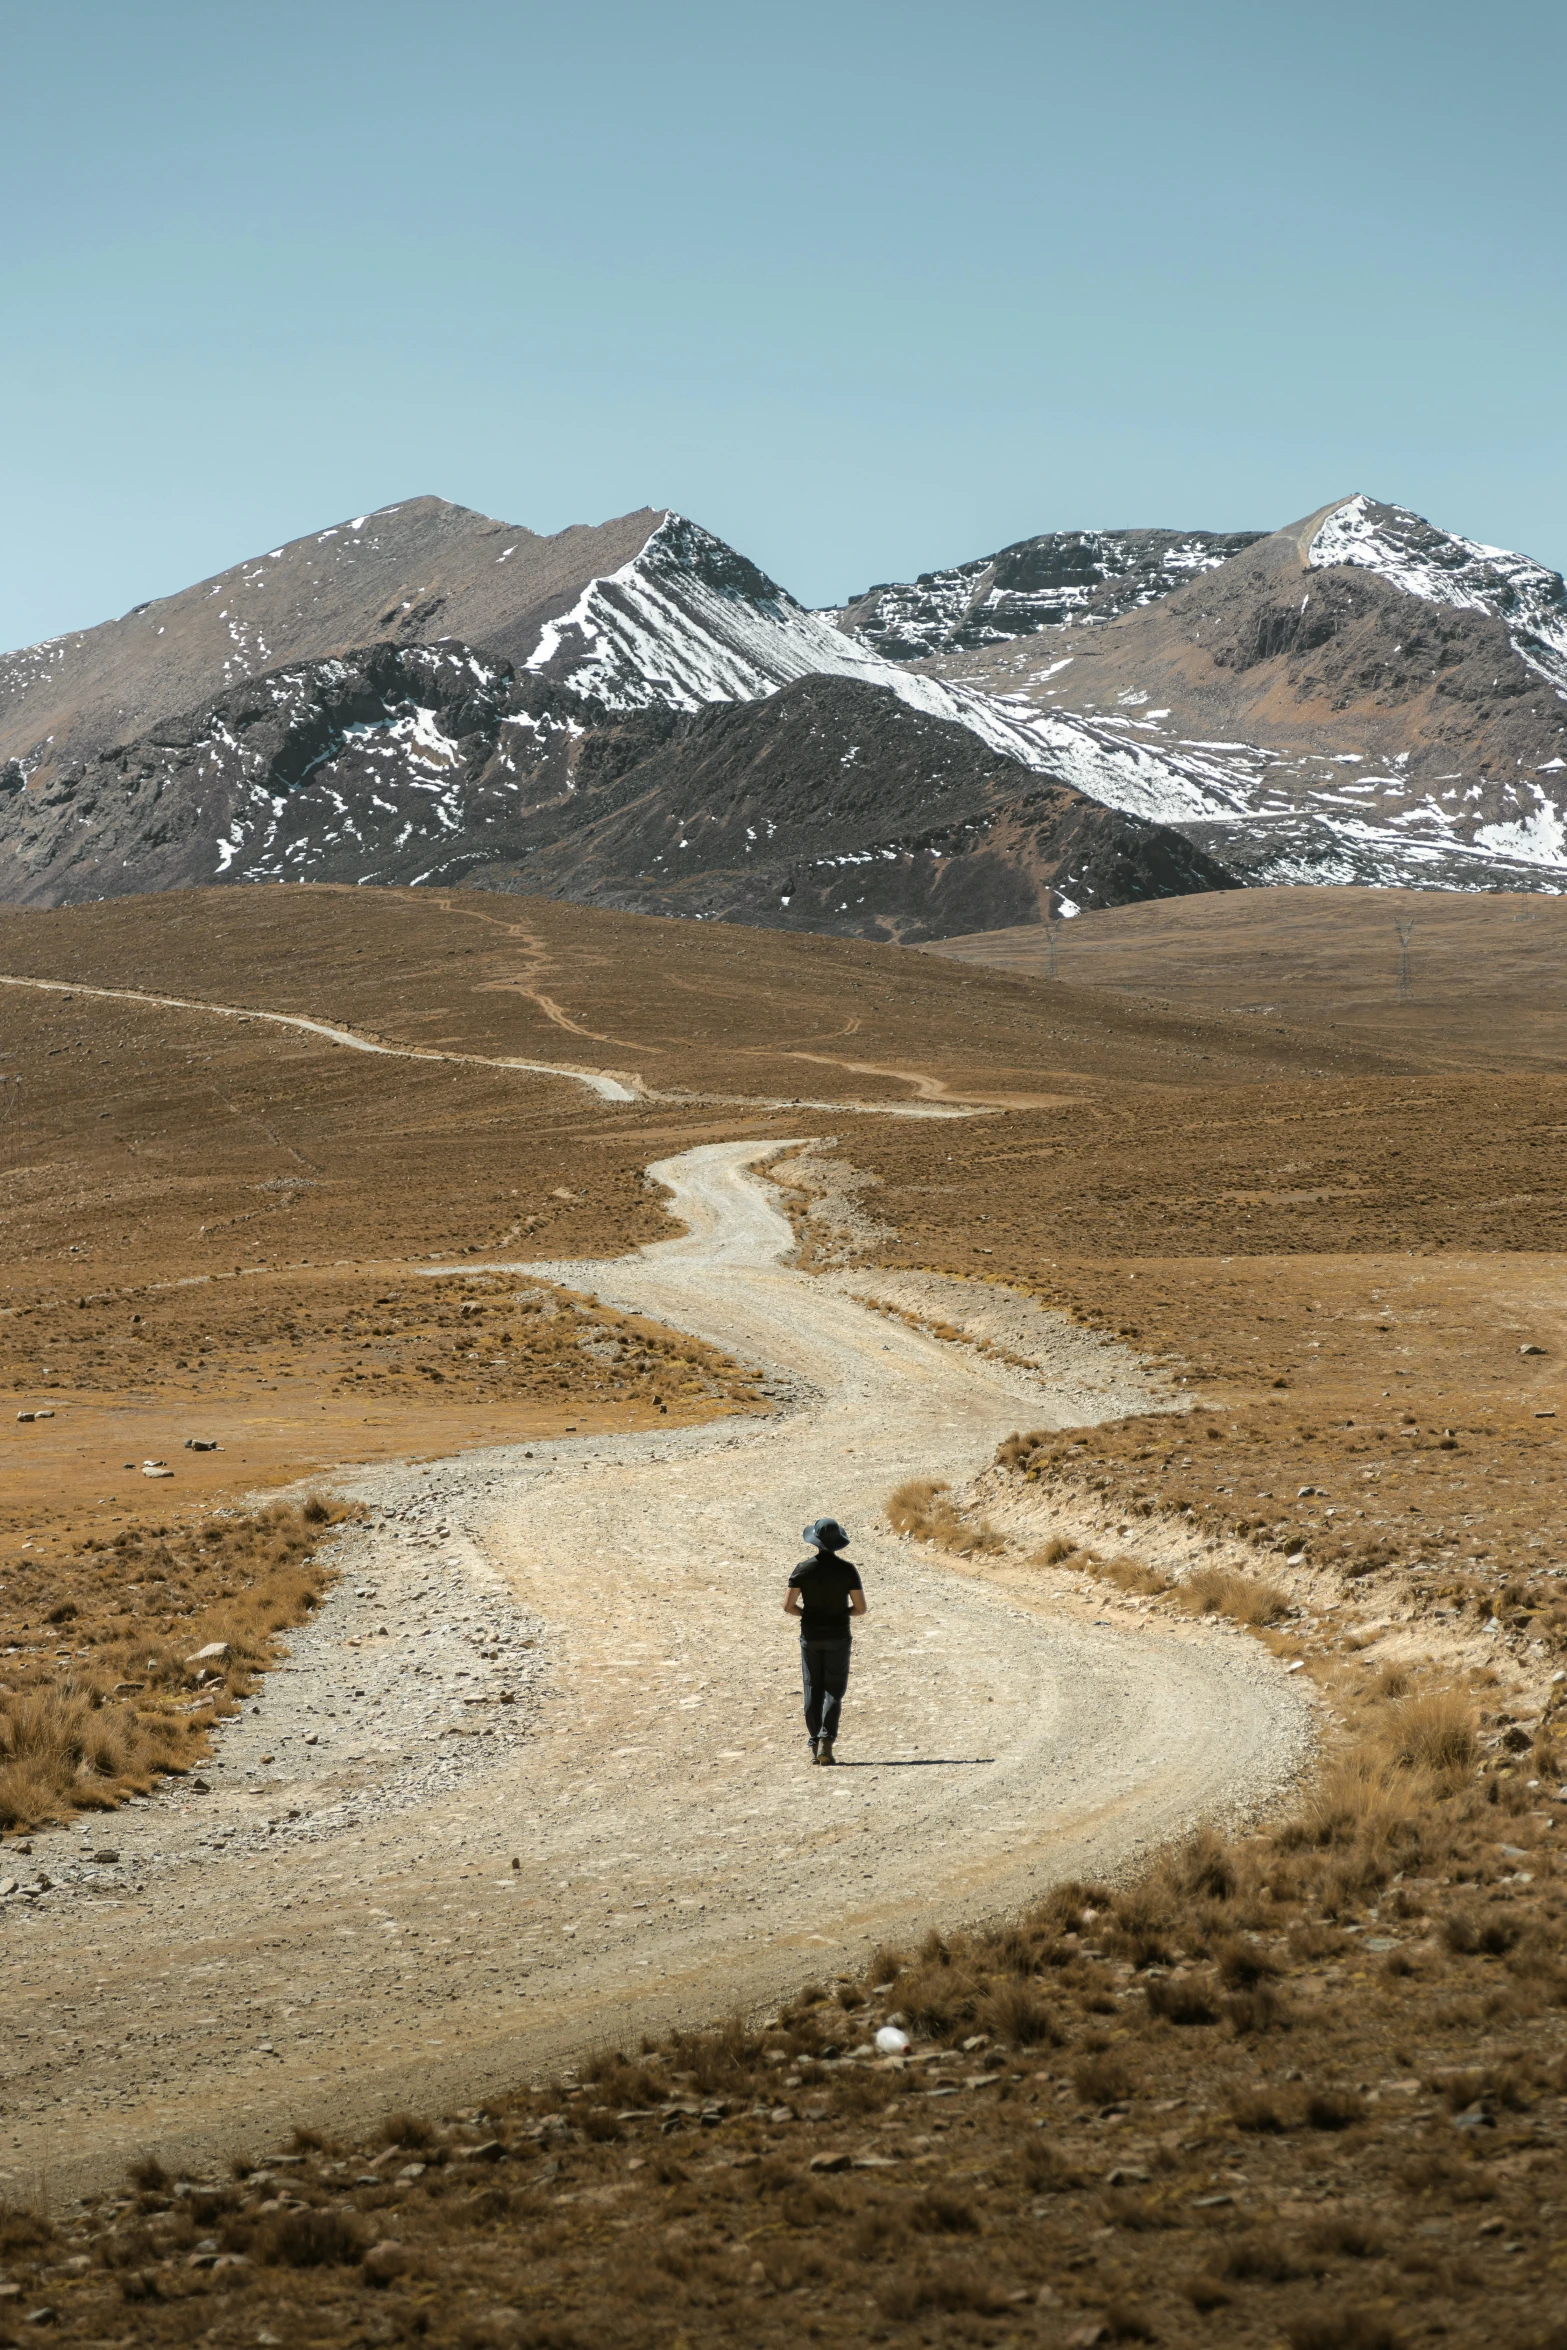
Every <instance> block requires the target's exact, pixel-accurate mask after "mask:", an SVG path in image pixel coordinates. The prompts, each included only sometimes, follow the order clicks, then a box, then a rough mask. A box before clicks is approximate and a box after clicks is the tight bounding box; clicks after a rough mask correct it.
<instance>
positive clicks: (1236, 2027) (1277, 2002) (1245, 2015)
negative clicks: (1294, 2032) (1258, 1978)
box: [1224, 1983, 1295, 2038]
mask: <svg viewBox="0 0 1567 2350" xmlns="http://www.w3.org/2000/svg"><path fill="white" fill-rule="evenodd" d="M1224 2017H1225V2021H1226V2023H1228V2024H1229V2025H1230V2027H1231V2029H1232V2030H1233V2031H1234V2032H1236V2033H1237V2034H1238V2035H1239V2036H1240V2037H1242V2038H1244V2037H1245V2036H1246V2035H1247V2034H1248V2033H1252V2032H1287V2031H1288V2030H1289V2029H1290V2027H1291V2026H1292V2025H1293V2023H1294V2021H1295V2013H1294V2010H1293V2008H1291V2007H1290V2006H1289V2004H1288V2003H1287V2002H1286V2001H1285V2000H1283V1999H1281V1998H1280V1997H1279V1994H1278V1993H1277V1991H1275V1989H1274V1988H1273V1985H1272V1984H1271V1983H1254V1984H1253V1985H1252V1987H1251V1989H1250V1990H1249V1991H1233V1992H1231V1994H1230V1996H1229V1998H1228V1999H1226V2001H1225V2002H1224Z"/></svg>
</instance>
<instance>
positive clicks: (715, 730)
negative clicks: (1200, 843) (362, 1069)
mask: <svg viewBox="0 0 1567 2350" xmlns="http://www.w3.org/2000/svg"><path fill="white" fill-rule="evenodd" d="M214 877H217V878H221V879H228V880H232V881H245V882H259V881H279V880H304V879H310V880H316V881H330V882H355V883H362V882H367V881H374V882H378V883H382V884H386V883H401V884H404V885H414V884H427V883H430V882H434V881H441V882H447V883H449V882H452V881H456V880H465V881H468V882H470V883H472V882H478V883H480V884H482V885H483V886H486V887H489V888H493V889H502V890H513V889H519V888H522V889H526V890H528V891H530V892H534V893H540V894H545V895H549V896H557V897H565V898H580V899H590V900H592V901H593V902H595V903H598V904H601V905H613V906H619V907H624V908H627V909H629V910H632V911H637V912H643V913H657V912H669V913H685V914H693V915H696V916H698V917H701V918H706V919H709V920H711V919H715V918H716V919H720V920H728V921H740V922H748V923H764V924H768V925H770V926H773V927H778V928H789V929H814V930H830V931H838V932H844V933H848V934H852V935H856V936H873V937H887V936H892V937H907V938H909V939H925V938H937V937H942V936H945V935H946V934H947V933H948V932H949V931H961V930H971V929H975V928H978V927H985V926H987V925H989V924H991V923H994V922H1008V923H1015V922H1023V921H1037V920H1039V919H1040V917H1041V914H1042V913H1044V912H1046V911H1048V910H1049V908H1050V906H1051V904H1052V903H1053V904H1054V905H1055V906H1056V907H1057V908H1060V907H1061V906H1063V905H1066V906H1070V907H1071V908H1072V909H1074V910H1075V909H1076V908H1077V907H1079V906H1091V905H1093V906H1097V905H1115V904H1119V903H1121V902H1123V901H1124V900H1125V899H1126V898H1127V897H1128V896H1132V897H1143V896H1163V895H1166V894H1168V893H1169V892H1170V891H1172V890H1173V891H1179V890H1188V889H1199V890H1201V889H1215V888H1217V889H1224V888H1229V887H1232V886H1234V885H1233V884H1232V883H1231V881H1230V879H1229V876H1228V875H1227V874H1226V873H1225V872H1224V871H1223V870H1222V869H1221V868H1220V867H1219V866H1217V865H1216V864H1215V863H1214V861H1213V860H1212V859H1211V858H1210V857H1208V856H1207V855H1205V854H1204V852H1203V851H1201V850H1200V849H1197V848H1194V847H1193V846H1192V844H1191V843H1190V842H1189V841H1187V840H1185V839H1184V838H1183V837H1182V836H1181V835H1180V834H1178V833H1175V832H1172V831H1170V830H1169V829H1168V828H1166V827H1161V826H1157V825H1150V824H1147V823H1144V822H1142V821H1140V820H1139V819H1138V818H1136V817H1134V816H1127V815H1124V814H1121V813H1119V812H1117V811H1113V810H1111V809H1107V808H1103V807H1101V806H1099V805H1098V804H1097V803H1095V802H1093V801H1091V800H1088V799H1085V798H1084V797H1083V795H1082V794H1081V793H1079V792H1076V791H1074V790H1072V789H1071V787H1070V786H1068V785H1066V784H1062V783H1057V782H1054V781H1051V780H1047V779H1045V778H1043V777H1041V776H1039V775H1037V774H1035V773H1033V772H1032V771H1031V770H1029V769H1028V768H1026V767H1023V766H1021V765H1020V764H1019V763H1018V762H1017V761H1016V760H1014V759H1010V758H1006V757H1004V756H1002V755H1001V754H999V753H997V752H995V751H993V750H991V749H989V748H988V747H987V746H986V745H985V744H983V743H982V742H980V741H979V740H978V739H977V738H976V736H975V735H974V734H973V733H972V732H971V731H970V730H969V729H967V728H966V727H963V726H961V725H957V724H954V723H953V722H951V721H950V720H947V719H942V718H934V717H930V716H928V715H926V714H925V713H923V712H920V711H917V710H911V709H909V708H908V707H907V706H906V705H905V704H904V703H903V702H901V701H900V700H899V699H898V698H897V697H896V696H895V695H892V694H890V693H889V692H888V691H887V690H886V689H885V688H884V687H881V686H879V685H873V684H868V683H864V682H861V681H859V680H857V679H852V678H835V677H807V678H804V679H802V680H800V681H798V682H797V683H795V684H793V685H789V686H785V687H783V688H782V689H781V690H780V691H779V692H778V693H776V694H775V695H770V696H768V697H767V698H766V699H763V700H758V701H747V702H740V703H729V702H720V703H716V704H709V705H698V706H697V707H696V708H695V709H694V710H682V709H671V708H668V707H657V706H655V707H652V708H647V709H629V710H614V709H611V708H609V707H607V706H606V705H605V704H603V703H601V702H597V701H590V700H587V699H585V698H584V697H582V696H581V695H579V694H576V693H574V692H573V691H572V690H571V689H570V688H569V687H566V686H559V685H552V684H551V683H549V682H548V681H547V680H546V679H544V678H541V677H537V676H528V675H526V674H524V675H523V676H521V677H518V676H516V675H514V674H513V673H512V672H510V671H509V669H507V668H505V667H504V666H503V665H499V664H495V663H493V662H491V661H488V660H486V659H481V658H480V657H479V656H478V655H477V654H474V653H471V652H470V651H468V649H467V648H466V647H462V646H450V645H446V646H413V647H410V648H408V649H406V650H405V649H402V648H399V647H396V646H376V647H372V648H370V649H368V650H366V651H363V652H359V653H354V654H351V655H349V656H348V657H347V658H345V659H341V660H334V661H330V662H318V663H313V664H310V665H308V666H306V667H304V668H301V669H299V670H296V671H290V672H286V673H284V675H283V676H281V677H276V678H261V679H257V680H254V681H252V682H247V683H246V684H243V685H240V686H237V687H235V688H234V689H233V690H232V691H231V692H229V693H227V694H224V695H220V696H219V697H218V698H217V700H216V701H215V702H214V703H212V704H211V705H210V706H209V707H208V708H207V709H206V710H205V711H204V712H202V713H201V714H200V715H199V716H198V717H197V718H195V719H192V720H187V721H175V722H172V723H166V724H165V725H164V726H163V727H162V728H161V729H160V732H159V734H158V735H157V736H156V737H153V738H149V739H147V740H144V741H142V742H139V743H134V744H131V745H128V746H127V747H126V748H125V749H123V750H117V751H110V752H107V753H105V754H101V755H100V757H99V759H98V760H96V761H95V762H94V763H93V765H92V767H91V768H89V769H88V770H87V771H86V772H85V774H83V775H82V776H81V778H80V780H79V781H73V780H71V779H70V778H65V779H62V780H61V781H60V782H57V783H56V784H55V785H53V786H52V787H51V788H50V789H49V790H48V791H47V792H45V793H42V794H25V795H23V794H18V795H16V820H15V822H14V823H13V825H12V827H11V828H10V829H9V832H8V833H7V834H3V835H0V891H3V893H4V895H5V896H7V897H9V898H10V899H11V900H12V902H14V903H21V904H48V903H55V904H59V903H79V902H80V901H82V900H83V899H86V898H92V897H102V896H121V895H125V894H127V893H129V892H136V891H144V890H158V889H169V888H174V887H191V886H196V885H199V884H200V883H202V882H205V881H208V880H210V879H212V878H214Z"/></svg>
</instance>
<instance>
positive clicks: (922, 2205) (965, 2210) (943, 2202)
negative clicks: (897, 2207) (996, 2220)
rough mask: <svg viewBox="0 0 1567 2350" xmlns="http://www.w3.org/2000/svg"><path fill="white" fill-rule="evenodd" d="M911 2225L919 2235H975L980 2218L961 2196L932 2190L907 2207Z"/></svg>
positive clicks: (977, 2231)
mask: <svg viewBox="0 0 1567 2350" xmlns="http://www.w3.org/2000/svg"><path fill="white" fill-rule="evenodd" d="M909 2222H910V2225H911V2226H912V2227H913V2228H914V2229H915V2230H916V2232H918V2233H920V2234H929V2235H933V2236H977V2235H978V2234H979V2216H978V2214H977V2213H976V2211H975V2209H974V2206H973V2204H972V2203H965V2202H964V2201H963V2200H962V2198H961V2197H960V2196H957V2195H943V2194H941V2193H939V2192H938V2191H937V2190H935V2189H932V2190H931V2192H930V2193H929V2194H928V2195H922V2196H921V2197H920V2198H919V2201H918V2202H917V2203H913V2204H911V2205H910V2207H909Z"/></svg>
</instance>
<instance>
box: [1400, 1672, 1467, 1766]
mask: <svg viewBox="0 0 1567 2350" xmlns="http://www.w3.org/2000/svg"><path fill="white" fill-rule="evenodd" d="M1388 1735H1389V1740H1390V1743H1391V1747H1392V1752H1393V1754H1394V1756H1395V1758H1396V1759H1397V1761H1398V1762H1400V1763H1402V1764H1403V1765H1404V1767H1405V1768H1406V1769H1412V1770H1426V1771H1433V1772H1436V1773H1438V1774H1440V1775H1443V1776H1445V1775H1448V1774H1450V1773H1452V1772H1454V1771H1463V1770H1468V1769H1470V1768H1471V1767H1472V1766H1473V1763H1474V1759H1475V1717H1474V1708H1473V1707H1472V1706H1471V1705H1470V1703H1469V1701H1468V1699H1467V1698H1466V1697H1462V1696H1460V1695H1459V1693H1458V1692H1457V1691H1456V1690H1450V1689H1433V1690H1431V1691H1429V1692H1428V1693H1427V1694H1426V1695H1425V1696H1424V1697H1406V1698H1405V1699H1404V1700H1403V1701H1402V1703H1401V1704H1400V1705H1399V1706H1398V1708H1397V1711H1396V1712H1395V1714H1394V1716H1393V1719H1392V1722H1391V1724H1390V1725H1389V1732H1388Z"/></svg>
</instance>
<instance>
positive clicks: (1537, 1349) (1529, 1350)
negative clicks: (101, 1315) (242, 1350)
mask: <svg viewBox="0 0 1567 2350" xmlns="http://www.w3.org/2000/svg"><path fill="white" fill-rule="evenodd" d="M1518 1352H1519V1353H1520V1354H1521V1355H1543V1354H1544V1352H1545V1349H1544V1347H1543V1346H1521V1347H1520V1348H1519V1349H1518ZM39 1417H40V1419H41V1418H42V1417H43V1415H42V1413H40V1414H39Z"/></svg>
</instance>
